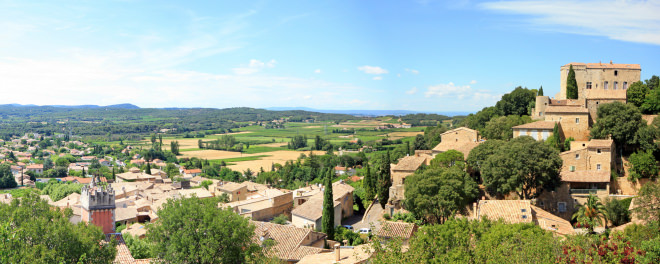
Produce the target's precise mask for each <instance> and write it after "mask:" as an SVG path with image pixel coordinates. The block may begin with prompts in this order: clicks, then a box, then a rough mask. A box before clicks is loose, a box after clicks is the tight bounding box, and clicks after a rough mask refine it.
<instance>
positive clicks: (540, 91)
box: [536, 85, 543, 96]
mask: <svg viewBox="0 0 660 264" xmlns="http://www.w3.org/2000/svg"><path fill="white" fill-rule="evenodd" d="M536 96H543V85H541V88H539V92H538V93H537V94H536Z"/></svg>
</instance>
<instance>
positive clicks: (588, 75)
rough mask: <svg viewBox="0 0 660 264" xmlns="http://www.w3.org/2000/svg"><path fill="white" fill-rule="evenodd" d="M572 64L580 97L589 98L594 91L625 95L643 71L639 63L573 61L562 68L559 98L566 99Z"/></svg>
mask: <svg viewBox="0 0 660 264" xmlns="http://www.w3.org/2000/svg"><path fill="white" fill-rule="evenodd" d="M571 65H573V71H575V80H576V81H577V84H578V99H589V97H590V96H589V94H590V93H593V91H609V92H607V93H623V94H624V95H625V90H627V89H628V87H630V85H631V84H633V83H634V82H638V81H639V80H640V75H641V72H642V68H641V66H640V65H639V64H614V63H612V61H610V63H609V64H608V63H581V62H572V63H569V64H566V65H564V66H561V68H560V81H561V82H560V83H561V86H560V92H559V95H558V96H557V99H566V79H567V77H568V72H569V69H570V66H571ZM617 91H619V92H617ZM621 91H624V92H621ZM597 93H598V92H597ZM593 96H594V95H592V96H591V97H593ZM623 98H625V96H624V97H623Z"/></svg>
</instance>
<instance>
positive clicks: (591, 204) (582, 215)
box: [573, 194, 607, 233]
mask: <svg viewBox="0 0 660 264" xmlns="http://www.w3.org/2000/svg"><path fill="white" fill-rule="evenodd" d="M573 219H574V220H577V221H578V222H579V223H581V224H586V225H588V226H589V232H591V233H593V232H594V226H596V225H602V224H603V222H605V228H607V211H606V210H605V206H604V205H603V203H601V202H600V199H598V197H597V196H595V195H593V194H590V195H589V197H588V198H587V202H586V203H585V204H584V205H578V211H577V212H575V213H574V214H573ZM603 220H604V221H603Z"/></svg>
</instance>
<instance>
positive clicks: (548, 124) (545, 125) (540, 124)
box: [512, 121, 556, 129]
mask: <svg viewBox="0 0 660 264" xmlns="http://www.w3.org/2000/svg"><path fill="white" fill-rule="evenodd" d="M555 124H556V122H554V121H536V122H532V123H527V124H522V125H519V126H514V127H512V128H513V129H554V128H555Z"/></svg>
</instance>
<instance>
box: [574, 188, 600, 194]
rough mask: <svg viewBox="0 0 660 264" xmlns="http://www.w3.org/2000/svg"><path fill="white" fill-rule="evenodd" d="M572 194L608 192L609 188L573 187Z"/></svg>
mask: <svg viewBox="0 0 660 264" xmlns="http://www.w3.org/2000/svg"><path fill="white" fill-rule="evenodd" d="M570 191H571V194H597V193H598V192H606V191H607V189H571V190H570Z"/></svg>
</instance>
